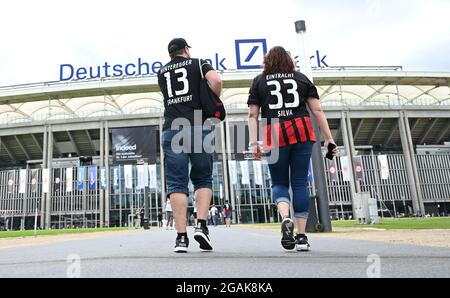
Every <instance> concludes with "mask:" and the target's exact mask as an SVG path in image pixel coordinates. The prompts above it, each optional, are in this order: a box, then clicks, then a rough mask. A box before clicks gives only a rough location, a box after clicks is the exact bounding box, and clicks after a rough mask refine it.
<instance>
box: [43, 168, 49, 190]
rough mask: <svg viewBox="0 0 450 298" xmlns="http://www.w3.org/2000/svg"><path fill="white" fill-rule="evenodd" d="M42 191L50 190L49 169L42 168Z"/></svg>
mask: <svg viewBox="0 0 450 298" xmlns="http://www.w3.org/2000/svg"><path fill="white" fill-rule="evenodd" d="M42 192H43V193H49V192H50V170H49V169H42Z"/></svg>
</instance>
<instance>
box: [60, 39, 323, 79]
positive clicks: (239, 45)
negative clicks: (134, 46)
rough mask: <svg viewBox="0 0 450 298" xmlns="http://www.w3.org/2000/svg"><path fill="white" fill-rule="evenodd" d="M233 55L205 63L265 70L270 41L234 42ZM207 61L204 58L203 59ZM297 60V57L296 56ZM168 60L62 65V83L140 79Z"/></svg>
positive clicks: (317, 61) (317, 63)
mask: <svg viewBox="0 0 450 298" xmlns="http://www.w3.org/2000/svg"><path fill="white" fill-rule="evenodd" d="M234 48H235V53H234V56H229V55H228V56H227V55H223V54H222V53H215V54H214V55H211V57H207V59H206V61H207V62H208V63H209V64H211V65H212V66H213V67H214V68H215V69H216V70H218V71H226V70H257V69H260V68H261V67H262V65H261V64H262V61H263V59H264V56H265V55H266V54H267V51H268V46H267V39H264V38H263V39H239V40H235V42H234ZM200 58H204V57H200ZM310 58H311V62H312V63H311V65H312V66H313V67H319V68H324V67H329V65H328V63H327V56H326V55H322V54H321V53H320V51H316V52H315V54H314V55H312V56H311V57H310ZM293 59H294V60H298V57H293ZM167 62H168V61H165V62H164V61H158V60H153V61H152V60H151V59H144V58H140V57H139V58H136V59H134V60H133V61H130V62H129V63H125V64H117V63H112V62H105V63H103V64H101V65H95V66H80V65H72V64H61V65H60V69H59V80H60V81H72V80H95V79H102V78H103V79H108V78H123V77H139V76H148V75H154V74H157V73H158V71H159V70H160V69H161V68H162V67H163V66H164V65H165V64H166V63H167Z"/></svg>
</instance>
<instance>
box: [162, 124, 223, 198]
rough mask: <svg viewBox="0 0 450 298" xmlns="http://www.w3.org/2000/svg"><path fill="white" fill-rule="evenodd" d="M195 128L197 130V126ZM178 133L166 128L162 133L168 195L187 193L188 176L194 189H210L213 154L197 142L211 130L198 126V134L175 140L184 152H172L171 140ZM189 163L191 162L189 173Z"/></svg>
mask: <svg viewBox="0 0 450 298" xmlns="http://www.w3.org/2000/svg"><path fill="white" fill-rule="evenodd" d="M196 129H197V131H198V128H196ZM192 130H194V128H192ZM179 133H180V132H179V131H176V130H170V129H167V130H164V131H163V134H162V147H163V150H164V155H165V170H166V181H167V191H168V195H170V194H172V193H185V194H186V195H189V188H188V186H189V177H190V179H191V181H192V184H193V185H194V190H195V191H197V190H199V189H202V188H207V189H212V182H213V178H212V170H213V155H212V153H208V152H206V151H205V148H203V146H200V147H198V145H199V144H201V143H203V141H204V140H205V137H206V136H207V135H210V134H211V130H202V128H200V133H199V135H195V134H193V133H192V134H191V135H190V136H189V137H188V138H189V139H190V141H189V140H188V139H183V140H182V141H180V143H178V142H176V143H177V144H179V145H181V146H180V148H181V147H183V148H184V150H183V151H184V152H174V148H172V140H173V138H174V137H176V136H179ZM212 141H214V140H212ZM194 146H197V148H194ZM209 147H211V146H209ZM177 149H179V148H177ZM195 149H197V151H196V150H195ZM198 149H200V151H199V150H198ZM207 149H208V150H207V151H209V152H211V151H210V150H212V148H207ZM195 152H198V153H195ZM189 163H190V164H191V171H190V173H189Z"/></svg>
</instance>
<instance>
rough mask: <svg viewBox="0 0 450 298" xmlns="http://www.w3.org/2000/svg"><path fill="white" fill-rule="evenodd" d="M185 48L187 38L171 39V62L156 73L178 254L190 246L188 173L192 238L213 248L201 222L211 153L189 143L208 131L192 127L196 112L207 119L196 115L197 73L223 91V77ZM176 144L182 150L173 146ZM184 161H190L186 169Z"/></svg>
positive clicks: (198, 104)
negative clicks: (193, 213) (192, 196)
mask: <svg viewBox="0 0 450 298" xmlns="http://www.w3.org/2000/svg"><path fill="white" fill-rule="evenodd" d="M189 49H190V46H189V45H188V43H187V42H186V40H184V39H182V38H176V39H173V40H172V41H171V42H170V43H169V45H168V50H169V55H170V58H171V59H172V60H171V61H170V62H169V63H168V64H167V65H165V66H164V67H163V68H161V70H160V71H159V73H158V83H159V86H160V88H161V92H162V94H163V96H164V107H165V110H164V119H165V122H164V126H163V133H162V147H163V150H164V154H165V167H166V176H167V177H166V181H167V188H168V194H169V196H170V199H171V203H172V209H173V215H174V217H175V228H176V230H177V239H176V243H175V249H174V251H175V252H177V253H184V252H187V249H188V247H189V239H188V235H187V229H186V223H187V218H186V217H187V207H188V197H187V196H188V193H189V190H188V184H189V177H190V179H191V181H192V183H193V184H194V191H195V198H196V207H197V217H198V224H197V227H196V229H195V234H194V239H195V240H196V241H197V242H199V244H200V249H202V250H204V251H211V250H212V249H213V248H212V245H211V240H210V238H209V231H208V227H207V225H206V219H207V217H208V209H209V205H210V203H211V197H212V168H213V164H212V163H213V159H212V153H209V152H210V151H209V150H205V148H204V147H205V146H202V148H201V150H200V152H198V150H193V147H194V146H195V147H196V148H195V149H198V148H197V146H198V144H205V143H206V142H204V141H205V138H206V137H209V136H210V135H211V134H212V132H211V129H209V130H208V129H205V128H204V127H203V125H200V126H199V125H197V126H196V125H195V124H196V123H198V122H199V119H195V118H196V116H197V115H200V117H201V118H202V119H200V121H201V122H200V123H203V121H204V120H206V119H203V117H202V113H201V110H202V106H201V101H200V83H201V80H202V77H204V78H205V79H206V80H207V81H208V84H209V86H210V88H211V89H212V91H213V92H214V93H215V94H216V95H217V96H220V95H221V93H222V80H221V78H220V76H219V75H218V74H217V72H215V71H214V69H213V68H212V66H211V65H209V64H208V63H206V62H204V61H203V60H198V59H191V56H190V50H189ZM202 73H203V76H202ZM198 111H200V113H199V112H198ZM181 119H182V121H181ZM195 120H197V121H195ZM181 122H183V123H188V124H189V128H188V129H186V127H181V125H180V123H181ZM180 135H181V136H182V137H181V138H180ZM178 147H182V148H183V149H182V150H177V149H179V148H178ZM180 151H181V152H180ZM194 151H195V152H194ZM189 163H190V164H191V171H190V173H189Z"/></svg>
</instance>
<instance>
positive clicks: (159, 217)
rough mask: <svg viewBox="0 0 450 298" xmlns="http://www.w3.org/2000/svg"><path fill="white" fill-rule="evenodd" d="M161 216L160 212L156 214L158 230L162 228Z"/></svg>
mask: <svg viewBox="0 0 450 298" xmlns="http://www.w3.org/2000/svg"><path fill="white" fill-rule="evenodd" d="M162 220H163V215H162V212H161V211H160V212H159V213H158V228H162V227H163V221H162Z"/></svg>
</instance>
